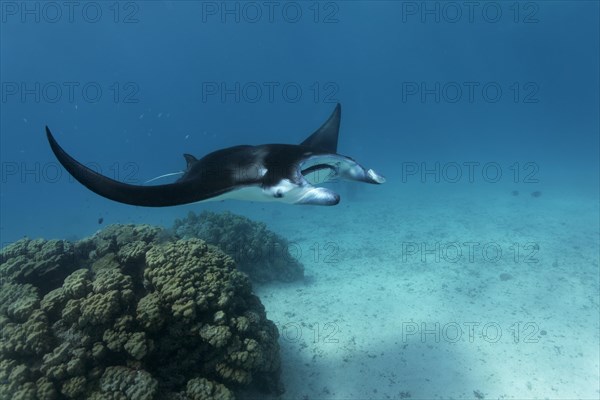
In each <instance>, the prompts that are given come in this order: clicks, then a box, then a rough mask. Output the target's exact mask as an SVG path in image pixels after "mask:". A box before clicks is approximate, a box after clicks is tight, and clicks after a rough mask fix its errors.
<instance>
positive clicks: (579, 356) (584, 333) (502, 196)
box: [255, 187, 600, 399]
mask: <svg viewBox="0 0 600 400" xmlns="http://www.w3.org/2000/svg"><path fill="white" fill-rule="evenodd" d="M440 189H441V188H440V187H438V188H433V190H427V189H426V190H423V188H419V190H418V192H412V191H411V192H410V193H405V194H399V195H397V196H391V197H387V196H382V197H381V198H380V200H379V201H378V200H377V199H373V198H369V199H368V200H365V201H361V199H353V200H352V201H348V202H346V204H342V205H340V207H339V209H336V210H335V214H333V213H331V214H330V215H331V216H330V218H331V219H332V220H333V219H334V221H333V222H332V223H328V218H327V217H326V216H325V215H326V214H328V213H329V212H330V211H331V210H326V211H323V210H315V211H314V212H313V211H311V212H306V211H305V210H301V212H302V217H301V218H300V219H296V220H294V222H293V223H289V224H288V223H282V222H281V221H280V222H279V223H276V222H275V221H274V222H273V224H277V225H278V226H277V231H279V232H280V233H282V234H284V235H285V236H287V237H288V238H289V239H290V240H292V241H293V242H294V243H295V244H297V248H299V249H301V251H302V257H301V260H302V261H303V263H304V265H305V268H306V276H307V279H306V282H304V283H297V284H286V285H268V286H265V287H256V289H255V290H256V292H257V294H258V295H259V296H260V298H261V300H262V302H263V304H264V305H265V307H266V308H267V310H268V316H269V318H270V319H272V320H274V321H275V322H276V323H277V325H278V326H279V328H280V330H281V334H282V337H281V339H280V343H281V347H282V360H283V380H284V383H285V385H286V389H287V391H286V393H285V395H284V396H283V397H284V398H289V399H403V398H413V399H475V398H486V399H597V398H600V390H599V343H600V338H599V337H598V331H599V305H598V293H599V288H598V270H599V267H598V265H599V264H598V257H599V249H598V243H599V230H598V221H599V219H598V203H597V199H594V198H593V197H589V198H588V197H578V196H577V195H573V194H569V193H568V191H567V192H565V191H564V190H560V188H556V189H554V190H553V189H549V190H548V191H546V192H542V196H540V197H537V198H536V197H532V196H531V194H530V193H531V191H533V190H534V189H528V188H526V190H520V193H519V196H512V195H511V194H510V193H509V192H508V191H506V192H504V191H500V192H498V191H497V190H490V191H488V192H487V193H485V192H481V191H476V192H471V193H469V191H467V192H466V193H465V192H462V191H455V190H441V191H440ZM494 189H496V188H494ZM333 215H335V217H333ZM279 217H280V219H281V218H284V216H283V215H279ZM437 242H439V243H441V244H450V243H452V244H451V245H449V246H445V247H442V246H440V250H439V251H437V254H439V255H440V259H439V261H438V260H436V258H435V257H436V254H435V253H436V251H435V244H436V243H437ZM466 242H478V243H480V244H481V246H479V247H475V245H473V248H474V249H475V251H473V259H472V260H470V259H469V254H468V253H469V252H468V248H469V247H468V245H464V243H466ZM327 243H331V244H330V246H334V247H329V248H328V249H327V250H326V249H325V248H324V247H325V246H326V245H327ZM403 243H404V247H403ZM411 243H416V244H417V245H416V246H417V247H416V248H417V249H420V248H421V247H422V246H423V243H425V246H426V247H425V249H426V250H427V249H434V252H433V253H431V254H428V253H427V252H425V262H423V261H422V259H421V253H420V251H418V250H417V254H415V255H409V254H407V251H408V250H410V249H414V248H415V247H410V246H413V245H412V244H411ZM456 243H461V244H462V245H461V248H462V251H463V257H462V258H460V259H459V260H458V261H456V260H454V259H455V258H459V257H457V256H456V254H457V253H453V252H452V251H451V250H452V249H456V248H457V247H456V246H455V244H456ZM485 244H488V246H487V249H488V253H487V260H486V259H485V258H484V256H483V255H482V252H481V249H482V248H483V246H484V245H485ZM536 245H537V247H536ZM315 246H319V247H320V250H321V253H320V256H317V257H315V254H316V252H315V248H316V247H315ZM531 246H533V247H531ZM517 247H518V248H519V249H520V251H519V252H518V253H515V251H514V250H513V249H515V248H517ZM403 248H404V254H403ZM444 248H446V249H447V250H446V251H444V250H442V249H444ZM333 249H336V250H335V251H334V250H333ZM496 249H501V251H502V255H501V256H500V258H499V259H498V260H497V261H495V260H494V258H497V256H496V255H495V254H496V253H495V250H496ZM296 251H297V250H296ZM334 253H335V254H334ZM444 254H446V255H447V258H448V260H450V261H445V260H444V259H443V255H444ZM516 254H517V256H515V255H516ZM327 255H329V256H331V257H330V258H329V259H328V258H327V257H326V256H327ZM328 261H332V262H328Z"/></svg>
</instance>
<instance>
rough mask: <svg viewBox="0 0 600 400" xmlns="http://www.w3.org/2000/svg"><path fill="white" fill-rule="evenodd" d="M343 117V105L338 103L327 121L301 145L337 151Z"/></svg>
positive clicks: (329, 151) (331, 151)
mask: <svg viewBox="0 0 600 400" xmlns="http://www.w3.org/2000/svg"><path fill="white" fill-rule="evenodd" d="M341 117H342V106H341V104H340V103H338V104H337V105H336V106H335V109H334V110H333V113H331V115H330V116H329V118H328V119H327V121H325V123H324V124H323V125H321V127H320V128H319V129H317V130H316V131H315V132H314V133H313V134H312V135H310V136H309V137H308V138H306V139H305V140H304V141H303V142H302V143H301V145H302V146H308V147H312V148H314V149H318V150H322V151H326V152H328V153H337V144H338V135H339V132H340V119H341Z"/></svg>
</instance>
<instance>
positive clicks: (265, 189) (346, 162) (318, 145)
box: [46, 104, 385, 207]
mask: <svg viewBox="0 0 600 400" xmlns="http://www.w3.org/2000/svg"><path fill="white" fill-rule="evenodd" d="M340 118H341V106H340V105H339V104H338V105H337V106H336V107H335V109H334V111H333V113H332V114H331V116H330V117H329V118H328V119H327V121H325V123H324V124H323V125H321V127H320V128H319V129H317V130H316V131H315V132H314V133H313V134H311V135H310V136H309V137H308V138H307V139H306V140H304V141H303V142H302V143H301V144H299V145H293V144H263V145H257V146H251V145H239V146H233V147H228V148H225V149H220V150H216V151H213V152H212V153H209V154H207V155H205V156H204V157H202V158H200V159H197V158H196V157H194V156H193V155H191V154H187V153H186V154H184V158H185V161H186V170H185V171H184V172H183V175H182V176H181V177H180V179H179V180H177V181H176V182H174V183H170V184H166V185H155V186H143V185H130V184H127V183H123V182H119V181H116V180H114V179H111V178H109V177H106V176H104V175H102V174H99V173H97V172H95V171H93V170H92V169H90V168H88V167H86V166H85V165H83V164H82V163H80V162H79V161H77V160H76V159H75V158H73V157H71V156H70V155H69V154H68V153H67V152H66V151H65V150H64V149H63V148H62V147H61V146H60V145H59V144H58V143H57V142H56V139H55V138H54V136H53V135H52V133H51V132H50V129H49V128H48V127H46V136H47V138H48V143H49V144H50V148H51V149H52V151H53V152H54V155H55V156H56V158H57V159H58V161H59V162H60V163H61V164H62V166H63V167H64V168H65V169H66V170H67V171H68V172H69V173H70V174H71V175H72V176H73V177H74V178H75V179H76V180H77V181H79V182H80V183H81V184H82V185H84V186H85V187H87V188H88V189H89V190H91V191H92V192H94V193H96V194H98V195H100V196H103V197H106V198H107V199H110V200H114V201H117V202H120V203H125V204H131V205H136V206H144V207H168V206H176V205H181V204H188V203H195V202H200V201H212V200H224V199H238V200H250V201H279V202H285V203H288V204H306V205H327V206H331V205H336V204H338V203H339V201H340V196H339V195H338V194H337V193H335V192H333V191H332V190H330V189H327V188H321V187H316V186H313V184H314V183H318V182H319V183H320V181H321V179H315V178H317V177H318V175H319V173H321V176H324V177H325V178H327V179H326V180H331V179H333V178H335V177H340V178H342V179H348V180H354V181H359V182H365V183H375V184H380V183H383V182H385V178H383V177H382V176H381V175H379V174H377V173H376V172H375V171H373V170H372V169H369V170H367V169H365V168H364V167H362V166H361V165H360V164H358V163H357V162H356V161H354V160H353V159H351V158H350V157H346V156H342V155H340V154H337V153H336V150H337V141H338V135H339V128H340ZM167 175H173V174H167ZM309 175H310V177H309ZM309 179H311V180H312V181H309ZM326 180H324V181H326Z"/></svg>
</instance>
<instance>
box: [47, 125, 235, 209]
mask: <svg viewBox="0 0 600 400" xmlns="http://www.w3.org/2000/svg"><path fill="white" fill-rule="evenodd" d="M46 136H47V137H48V142H49V143H50V148H51V149H52V152H54V155H55V156H56V158H57V159H58V161H59V162H60V163H61V164H62V166H63V167H64V168H65V169H66V170H67V171H68V172H69V173H70V174H71V175H73V177H74V178H75V179H77V180H78V181H79V183H81V184H82V185H84V186H85V187H87V188H88V189H90V190H91V191H92V192H94V193H96V194H99V195H100V196H102V197H106V198H107V199H110V200H114V201H118V202H119V203H125V204H131V205H135V206H145V207H167V206H176V205H180V204H188V203H194V202H197V201H201V200H207V199H210V198H213V197H216V196H218V195H221V194H223V193H226V192H228V191H230V190H232V189H233V188H231V187H212V188H210V189H207V188H205V187H202V186H199V185H198V183H197V182H177V183H171V184H167V185H156V186H140V185H129V184H126V183H123V182H119V181H116V180H114V179H111V178H108V177H106V176H104V175H101V174H99V173H97V172H96V171H94V170H92V169H90V168H88V167H86V166H85V165H83V164H81V163H80V162H79V161H77V160H75V159H74V158H73V157H71V156H70V155H69V154H68V153H67V152H66V151H64V150H63V148H62V147H60V146H59V144H58V143H57V142H56V139H54V136H52V133H51V132H50V129H48V127H46Z"/></svg>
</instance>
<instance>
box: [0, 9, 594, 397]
mask: <svg viewBox="0 0 600 400" xmlns="http://www.w3.org/2000/svg"><path fill="white" fill-rule="evenodd" d="M1 7H2V8H1V18H2V21H1V22H2V24H1V31H0V33H1V50H0V58H1V61H0V70H1V81H2V99H1V103H0V104H1V107H2V109H1V113H0V132H1V136H0V144H1V149H0V157H1V166H2V171H1V194H0V214H1V220H0V235H1V238H0V241H1V242H2V245H3V246H4V245H6V244H8V243H11V242H13V241H15V240H17V239H19V238H21V237H23V236H29V237H45V238H56V237H60V238H69V239H75V238H81V237H84V236H87V235H90V234H93V233H94V232H95V231H97V230H98V229H100V228H101V227H102V225H99V223H98V221H99V218H103V223H104V224H110V223H130V222H135V223H152V224H162V225H165V226H170V225H171V223H172V221H173V219H174V218H177V217H181V216H184V215H185V214H186V213H187V212H188V211H189V210H195V211H198V210H203V209H208V210H217V211H219V210H231V211H234V212H237V213H240V214H244V215H247V216H249V217H251V218H255V219H259V220H264V221H266V222H268V223H269V224H270V227H271V228H273V229H275V230H278V231H279V232H282V233H289V234H292V235H293V234H296V235H298V236H301V234H300V233H299V232H298V231H300V230H301V228H299V227H300V226H302V229H306V225H303V224H305V222H304V223H303V224H301V223H300V218H304V217H307V218H313V220H311V221H313V222H314V224H315V226H319V227H320V228H323V225H328V226H336V225H339V226H342V227H343V229H340V230H337V231H336V230H335V229H332V230H326V233H324V234H326V235H328V236H327V238H325V239H326V240H335V239H336V235H337V234H340V235H341V234H342V233H348V231H351V232H357V234H358V232H364V231H365V229H366V227H368V228H369V229H371V230H373V231H374V233H373V235H376V234H377V232H385V235H387V236H386V238H388V239H389V238H390V236H389V235H392V236H391V237H392V239H393V235H398V242H400V241H401V240H405V239H401V236H402V234H403V233H402V234H401V233H400V232H406V231H409V230H411V229H412V230H417V231H418V228H419V226H415V225H409V222H407V221H412V222H413V223H414V224H421V225H423V221H428V223H430V224H431V226H429V227H428V228H427V229H428V230H425V231H422V232H421V233H422V235H421V236H420V237H421V238H422V237H423V235H426V234H429V235H434V237H435V234H434V233H431V232H432V229H433V232H434V231H435V229H434V228H435V226H438V225H439V224H446V225H445V226H447V228H446V231H445V232H446V233H445V234H447V235H449V237H452V235H453V233H456V231H453V227H455V225H454V224H456V223H457V222H456V221H459V220H460V218H463V219H468V217H469V215H470V213H472V212H475V211H474V210H480V209H484V210H485V211H486V213H485V214H481V215H480V216H479V219H478V220H477V219H476V220H471V221H470V223H469V224H464V225H461V227H462V228H461V229H462V230H461V231H460V233H459V234H457V235H459V236H460V235H462V236H460V238H461V240H470V239H472V238H473V237H475V236H476V237H475V238H481V237H483V238H484V239H483V240H486V238H487V239H489V240H492V239H493V240H496V239H497V238H498V236H499V233H498V232H501V234H502V235H504V236H506V237H511V235H513V234H514V232H515V231H519V232H521V233H522V232H523V230H524V231H526V232H527V234H526V235H523V236H522V237H525V236H526V238H525V239H523V240H524V241H527V242H529V241H534V242H544V243H546V240H547V239H548V238H549V237H552V235H553V234H556V235H559V234H560V235H563V236H562V237H565V238H576V237H580V236H581V235H583V236H581V237H585V238H587V239H586V240H588V242H586V243H585V244H581V243H576V242H574V243H571V242H569V243H567V242H565V241H564V240H563V241H560V240H559V241H557V242H556V243H553V244H552V252H551V253H545V254H546V258H545V259H546V260H549V261H548V262H549V263H550V264H551V263H552V260H553V259H554V258H555V257H554V255H555V254H557V255H560V254H564V253H565V252H566V251H567V249H569V250H572V249H573V246H579V248H580V249H581V251H580V252H579V253H581V254H579V256H581V257H582V260H585V262H584V261H581V260H579V259H577V260H574V261H573V260H572V261H573V268H574V269H576V270H578V271H581V269H586V271H587V272H588V273H591V274H592V276H596V277H597V274H598V268H599V267H598V243H599V240H600V239H599V221H598V206H599V202H598V201H599V171H600V168H599V165H600V161H599V151H600V150H599V146H600V143H599V136H600V133H599V132H600V119H599V113H600V112H599V109H600V101H599V93H600V78H599V76H600V74H599V71H600V64H599V51H600V50H599V49H600V43H599V42H600V31H599V3H598V2H595V1H564V2H561V1H548V2H518V3H517V2H481V3H477V5H473V6H472V7H473V8H472V9H470V8H469V7H470V6H468V5H467V4H466V3H463V2H392V1H376V2H367V1H352V2H350V1H348V2H346V1H334V2H312V1H310V2H274V3H264V2H245V3H244V2H228V3H222V2H191V1H134V2H120V3H113V2H91V3H85V2H81V3H80V2H75V3H73V5H72V7H73V8H70V7H69V6H66V5H65V4H63V3H62V2H49V3H44V2H27V3H22V2H12V1H3V2H2V3H1ZM337 102H339V103H341V104H342V107H343V111H342V126H341V133H340V142H339V147H338V151H339V152H340V153H341V154H345V155H348V156H351V157H352V158H354V159H355V160H357V161H359V162H360V163H361V164H363V165H364V166H366V167H368V168H374V169H375V170H377V171H378V172H380V173H382V174H383V175H385V176H386V178H387V183H386V184H385V185H383V186H377V187H376V186H367V185H363V184H359V183H351V184H336V185H334V187H335V188H336V190H338V191H339V192H340V193H341V195H342V204H340V205H339V206H337V207H334V208H327V209H324V208H318V207H311V208H302V209H298V208H297V207H296V208H295V207H292V206H288V205H280V204H273V203H265V204H258V203H242V202H236V201H227V202H223V203H206V204H204V205H190V206H182V207H175V208H166V209H147V208H140V207H131V206H126V205H121V204H116V203H113V202H111V201H109V200H106V199H103V198H101V197H99V196H96V195H95V194H93V193H91V192H90V191H88V190H86V189H85V188H83V187H82V186H81V185H80V184H78V183H77V182H75V181H74V180H73V179H71V178H70V177H69V176H68V174H67V173H66V172H65V171H64V170H63V169H62V168H60V167H59V164H58V163H57V161H56V159H55V158H54V156H53V154H52V153H51V151H50V148H49V146H48V143H47V141H46V138H45V135H44V126H45V125H48V126H49V127H50V128H51V129H52V131H53V132H54V134H55V136H56V138H57V140H58V141H59V143H60V144H61V145H62V146H63V147H64V148H65V149H66V150H67V151H68V152H69V153H70V154H72V155H73V156H74V157H76V158H77V159H79V160H81V161H82V162H84V163H86V164H88V165H92V166H94V167H95V168H97V169H99V170H100V171H101V172H102V173H104V174H106V175H109V176H111V177H114V178H117V179H119V180H125V181H127V182H130V183H139V184H142V183H143V182H145V181H146V180H148V179H151V178H153V177H155V176H158V175H162V174H166V173H170V172H176V171H180V170H181V169H183V168H184V166H185V163H184V159H183V157H182V154H183V153H192V154H194V155H196V156H198V157H200V156H202V155H204V154H206V153H208V152H211V151H214V150H216V149H219V148H223V147H228V146H233V145H236V144H262V143H299V142H301V141H302V140H303V139H304V138H305V137H306V136H307V135H309V134H310V133H311V132H313V131H314V130H315V129H316V128H318V127H319V126H320V124H321V123H322V122H323V121H324V120H325V119H326V118H327V117H328V116H329V114H330V113H331V111H332V110H333V108H334V107H335V104H336V103H337ZM512 191H517V192H518V193H519V195H518V196H513V195H511V192H512ZM534 192H537V193H539V194H540V196H539V197H535V196H532V195H531V194H532V193H534ZM416 199H419V201H417V200H416ZM517 199H518V200H517ZM536 200H539V202H538V203H534V202H533V201H536ZM517 201H521V203H517ZM465 204H469V206H468V207H467V206H465ZM492 205H493V206H492ZM409 209H410V210H411V213H412V214H410V215H409V212H408V211H407V210H409ZM378 210H380V211H379V214H378ZM366 211H369V212H373V213H374V215H379V217H380V218H368V217H365V218H363V220H362V225H361V223H360V221H359V222H356V224H355V225H353V224H352V223H350V222H349V221H352V215H362V214H360V212H366ZM353 213H355V214H353ZM414 213H420V214H419V215H421V216H422V219H419V218H416V219H414V215H415V214H414ZM475 214H476V212H475ZM411 215H412V217H411ZM428 215H429V216H431V217H430V219H427V216H428ZM546 217H547V218H546ZM411 218H413V219H411ZM431 218H444V220H437V221H432V220H431ZM453 218H457V219H456V220H454V219H453ZM545 218H546V219H545ZM572 218H577V221H576V222H573V223H572V224H569V221H571V220H572ZM357 220H360V218H358V217H357ZM390 221H394V223H395V224H397V227H398V229H396V230H393V229H390ZM532 221H535V222H536V223H533V222H532ZM561 222H564V223H565V224H564V225H560V223H561ZM320 228H319V229H320ZM309 229H312V228H309ZM314 229H318V228H314ZM469 229H471V230H469ZM520 229H521V230H520ZM557 230H558V231H557ZM569 230H571V231H569ZM317 231H318V230H317ZM318 232H321V231H318ZM324 232H325V231H324ZM469 232H470V236H469ZM583 232H584V233H585V234H583ZM486 235H487V236H486ZM465 236H467V238H466V239H464V237H465ZM402 237H404V236H402ZM417 237H419V235H417ZM522 237H521V238H520V239H518V240H521V239H522ZM430 238H431V236H430ZM325 239H324V240H325ZM340 240H341V239H340ZM348 240H350V242H351V239H348ZM356 240H358V239H356ZM415 240H417V239H415ZM418 240H420V239H418ZM431 240H432V241H435V239H431ZM507 240H509V239H507ZM509 241H510V240H509ZM347 243H348V242H347ZM349 246H351V245H349ZM361 246H362V245H361ZM373 246H376V244H374V245H373ZM562 246H564V248H563V247H562ZM363 247H364V246H363ZM361 248H362V247H361ZM386 248H387V247H386ZM376 250H378V251H383V250H382V249H376ZM384 258H385V257H384ZM307 268H308V269H309V270H310V266H307ZM339 273H340V274H343V269H342V268H341V267H340V272H339ZM364 273H369V272H368V271H365V272H364ZM539 273H540V274H541V276H543V274H544V272H543V270H542V271H541V272H539ZM538 276H539V275H538ZM532 279H534V278H532ZM575 287H576V288H577V287H579V286H578V284H577V283H576V284H575ZM581 288H583V287H581ZM596 288H597V285H595V286H594V285H592V287H591V289H592V290H591V292H588V291H587V290H588V289H590V288H589V287H586V289H585V290H584V291H585V293H586V296H591V297H592V299H595V303H594V302H593V304H592V305H591V307H595V310H596V311H597V307H598V301H597V299H598V293H597V292H594V290H595V289H596ZM582 290H583V289H582ZM265 301H266V302H267V303H268V300H265ZM563 311H565V310H563ZM565 312H567V313H568V312H569V311H568V310H566V311H565ZM582 318H583V317H582ZM588 322H589V324H587V325H585V324H584V328H581V329H583V330H584V331H585V332H586V333H589V334H590V335H591V337H592V338H594V337H597V333H596V334H595V336H594V332H597V329H598V320H597V319H595V320H591V321H588ZM589 351H590V352H591V353H594V352H595V353H594V354H596V356H595V357H596V358H593V359H592V360H591V361H590V364H589V367H588V368H585V370H586V371H587V373H590V374H591V376H592V378H590V379H591V380H590V381H589V386H587V387H586V388H585V390H584V389H582V391H581V392H578V393H580V394H581V396H587V397H586V398H590V397H589V396H597V395H598V370H597V368H598V364H597V354H598V347H597V346H596V347H593V346H592V348H590V349H589ZM592 356H593V355H592ZM367 360H368V358H367ZM586 365H587V364H586ZM328 366H329V367H330V368H340V367H339V365H338V366H336V365H335V363H333V364H331V363H330V364H328ZM390 368H392V367H390ZM565 374H567V375H568V374H569V371H568V370H565ZM594 376H595V379H593V377H594ZM307 379H308V378H307ZM400 380H401V379H399V381H400ZM365 384H367V383H365ZM325 385H326V383H325ZM482 385H483V384H482ZM503 385H506V386H508V385H509V383H508V381H506V382H503ZM472 386H473V388H471V386H469V388H470V389H469V390H466V391H465V393H468V394H470V395H472V394H473V390H474V388H475V387H477V385H472ZM558 386H560V385H558ZM320 389H321V388H319V390H320ZM356 390H358V389H356ZM334 392H335V391H334ZM399 392H400V390H398V391H397V392H394V393H391V392H390V393H386V395H387V396H391V397H392V398H399V397H398V396H400V395H399V394H398V393H399ZM492 392H493V391H492ZM293 393H295V392H293ZM319 393H320V394H319V395H320V396H321V397H325V398H336V395H335V394H330V395H328V394H327V392H319ZM335 393H338V396H342V394H341V393H342V392H335ZM356 393H358V392H352V391H349V392H344V393H343V395H344V396H353V395H355V396H356V397H360V396H359V395H357V394H356ZM361 393H362V395H365V393H364V392H361ZM369 393H370V396H372V397H373V398H379V396H378V395H376V394H374V392H372V391H370V392H369ZM412 393H413V396H415V397H418V393H419V391H418V389H413V390H412ZM436 393H438V394H439V396H440V397H441V398H444V396H443V391H440V392H436ZM452 393H462V392H461V391H456V392H452ZM493 393H496V392H493ZM505 393H509V395H510V396H511V398H529V397H528V396H529V394H528V392H527V391H526V389H523V391H521V390H520V389H514V390H511V389H510V388H507V389H506V391H505ZM564 393H567V394H568V393H569V390H568V388H567V389H565V391H563V392H561V394H564ZM379 394H380V395H381V397H385V396H384V395H383V392H379ZM429 394H431V393H429ZM362 395H361V396H362ZM453 395H456V394H453ZM538 395H539V396H540V397H549V398H552V392H550V391H548V392H544V391H543V390H542V391H540V392H536V394H535V395H531V396H532V397H537V396H538ZM394 396H395V397H394ZM448 396H450V395H448ZM567 397H568V396H567ZM563 398H566V397H563Z"/></svg>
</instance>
